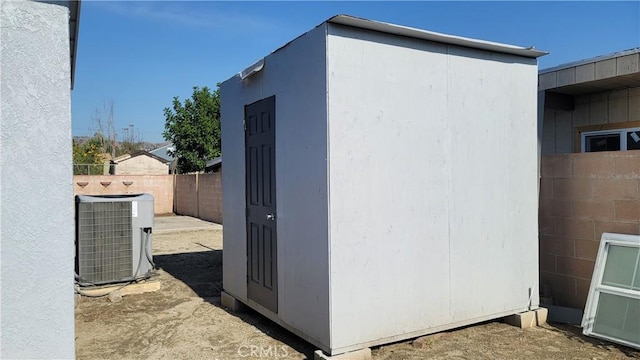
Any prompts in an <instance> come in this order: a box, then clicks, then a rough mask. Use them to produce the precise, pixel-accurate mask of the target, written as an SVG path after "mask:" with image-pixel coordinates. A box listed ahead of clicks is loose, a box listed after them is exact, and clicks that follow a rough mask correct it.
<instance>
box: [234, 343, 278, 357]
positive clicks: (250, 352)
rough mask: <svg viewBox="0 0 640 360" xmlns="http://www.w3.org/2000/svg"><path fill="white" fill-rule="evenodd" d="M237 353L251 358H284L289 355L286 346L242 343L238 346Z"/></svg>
mask: <svg viewBox="0 0 640 360" xmlns="http://www.w3.org/2000/svg"><path fill="white" fill-rule="evenodd" d="M238 355H240V356H241V357H243V358H244V357H252V358H274V359H279V358H284V357H287V356H289V352H288V351H287V348H286V346H284V345H281V346H275V345H274V346H260V345H242V346H240V347H239V348H238Z"/></svg>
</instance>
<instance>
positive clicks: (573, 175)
mask: <svg viewBox="0 0 640 360" xmlns="http://www.w3.org/2000/svg"><path fill="white" fill-rule="evenodd" d="M541 177H542V178H541V184H540V214H539V215H540V218H539V219H540V220H539V226H540V284H541V288H542V289H543V290H545V289H548V290H550V291H551V295H552V296H553V298H554V303H555V304H556V305H561V306H569V307H574V308H584V305H585V302H586V299H587V292H588V290H589V285H590V283H591V276H592V274H593V268H594V264H595V259H596V255H597V251H598V246H599V245H600V237H601V236H602V233H603V232H614V233H623V234H636V235H637V234H640V151H616V152H599V153H574V154H555V155H543V156H542V160H541Z"/></svg>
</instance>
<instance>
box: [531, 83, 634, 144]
mask: <svg viewBox="0 0 640 360" xmlns="http://www.w3.org/2000/svg"><path fill="white" fill-rule="evenodd" d="M574 104H575V109H574V110H572V111H564V110H554V109H545V111H544V120H543V121H544V122H543V137H542V153H543V154H563V153H571V152H574V151H575V150H576V149H578V148H579V146H580V144H579V143H576V140H575V134H576V131H577V129H579V128H580V127H584V126H590V125H607V124H620V125H624V123H631V122H637V121H640V87H635V88H630V89H624V90H616V91H606V92H599V93H593V94H588V95H579V96H575V97H574ZM632 125H633V124H629V126H630V127H631V126H632ZM633 126H637V125H633Z"/></svg>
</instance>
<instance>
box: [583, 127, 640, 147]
mask: <svg viewBox="0 0 640 360" xmlns="http://www.w3.org/2000/svg"><path fill="white" fill-rule="evenodd" d="M580 150H581V151H582V152H596V151H626V150H640V127H630V128H621V129H609V130H594V131H583V132H581V133H580Z"/></svg>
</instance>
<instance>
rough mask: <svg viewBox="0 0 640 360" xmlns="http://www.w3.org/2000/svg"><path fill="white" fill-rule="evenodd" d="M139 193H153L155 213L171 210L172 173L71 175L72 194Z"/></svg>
mask: <svg viewBox="0 0 640 360" xmlns="http://www.w3.org/2000/svg"><path fill="white" fill-rule="evenodd" d="M125 184H129V185H128V186H127V185H125ZM139 193H149V194H151V195H153V202H154V203H153V207H154V212H155V213H156V215H158V214H170V213H172V212H173V175H104V176H103V175H75V176H74V177H73V194H74V195H118V194H139Z"/></svg>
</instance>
